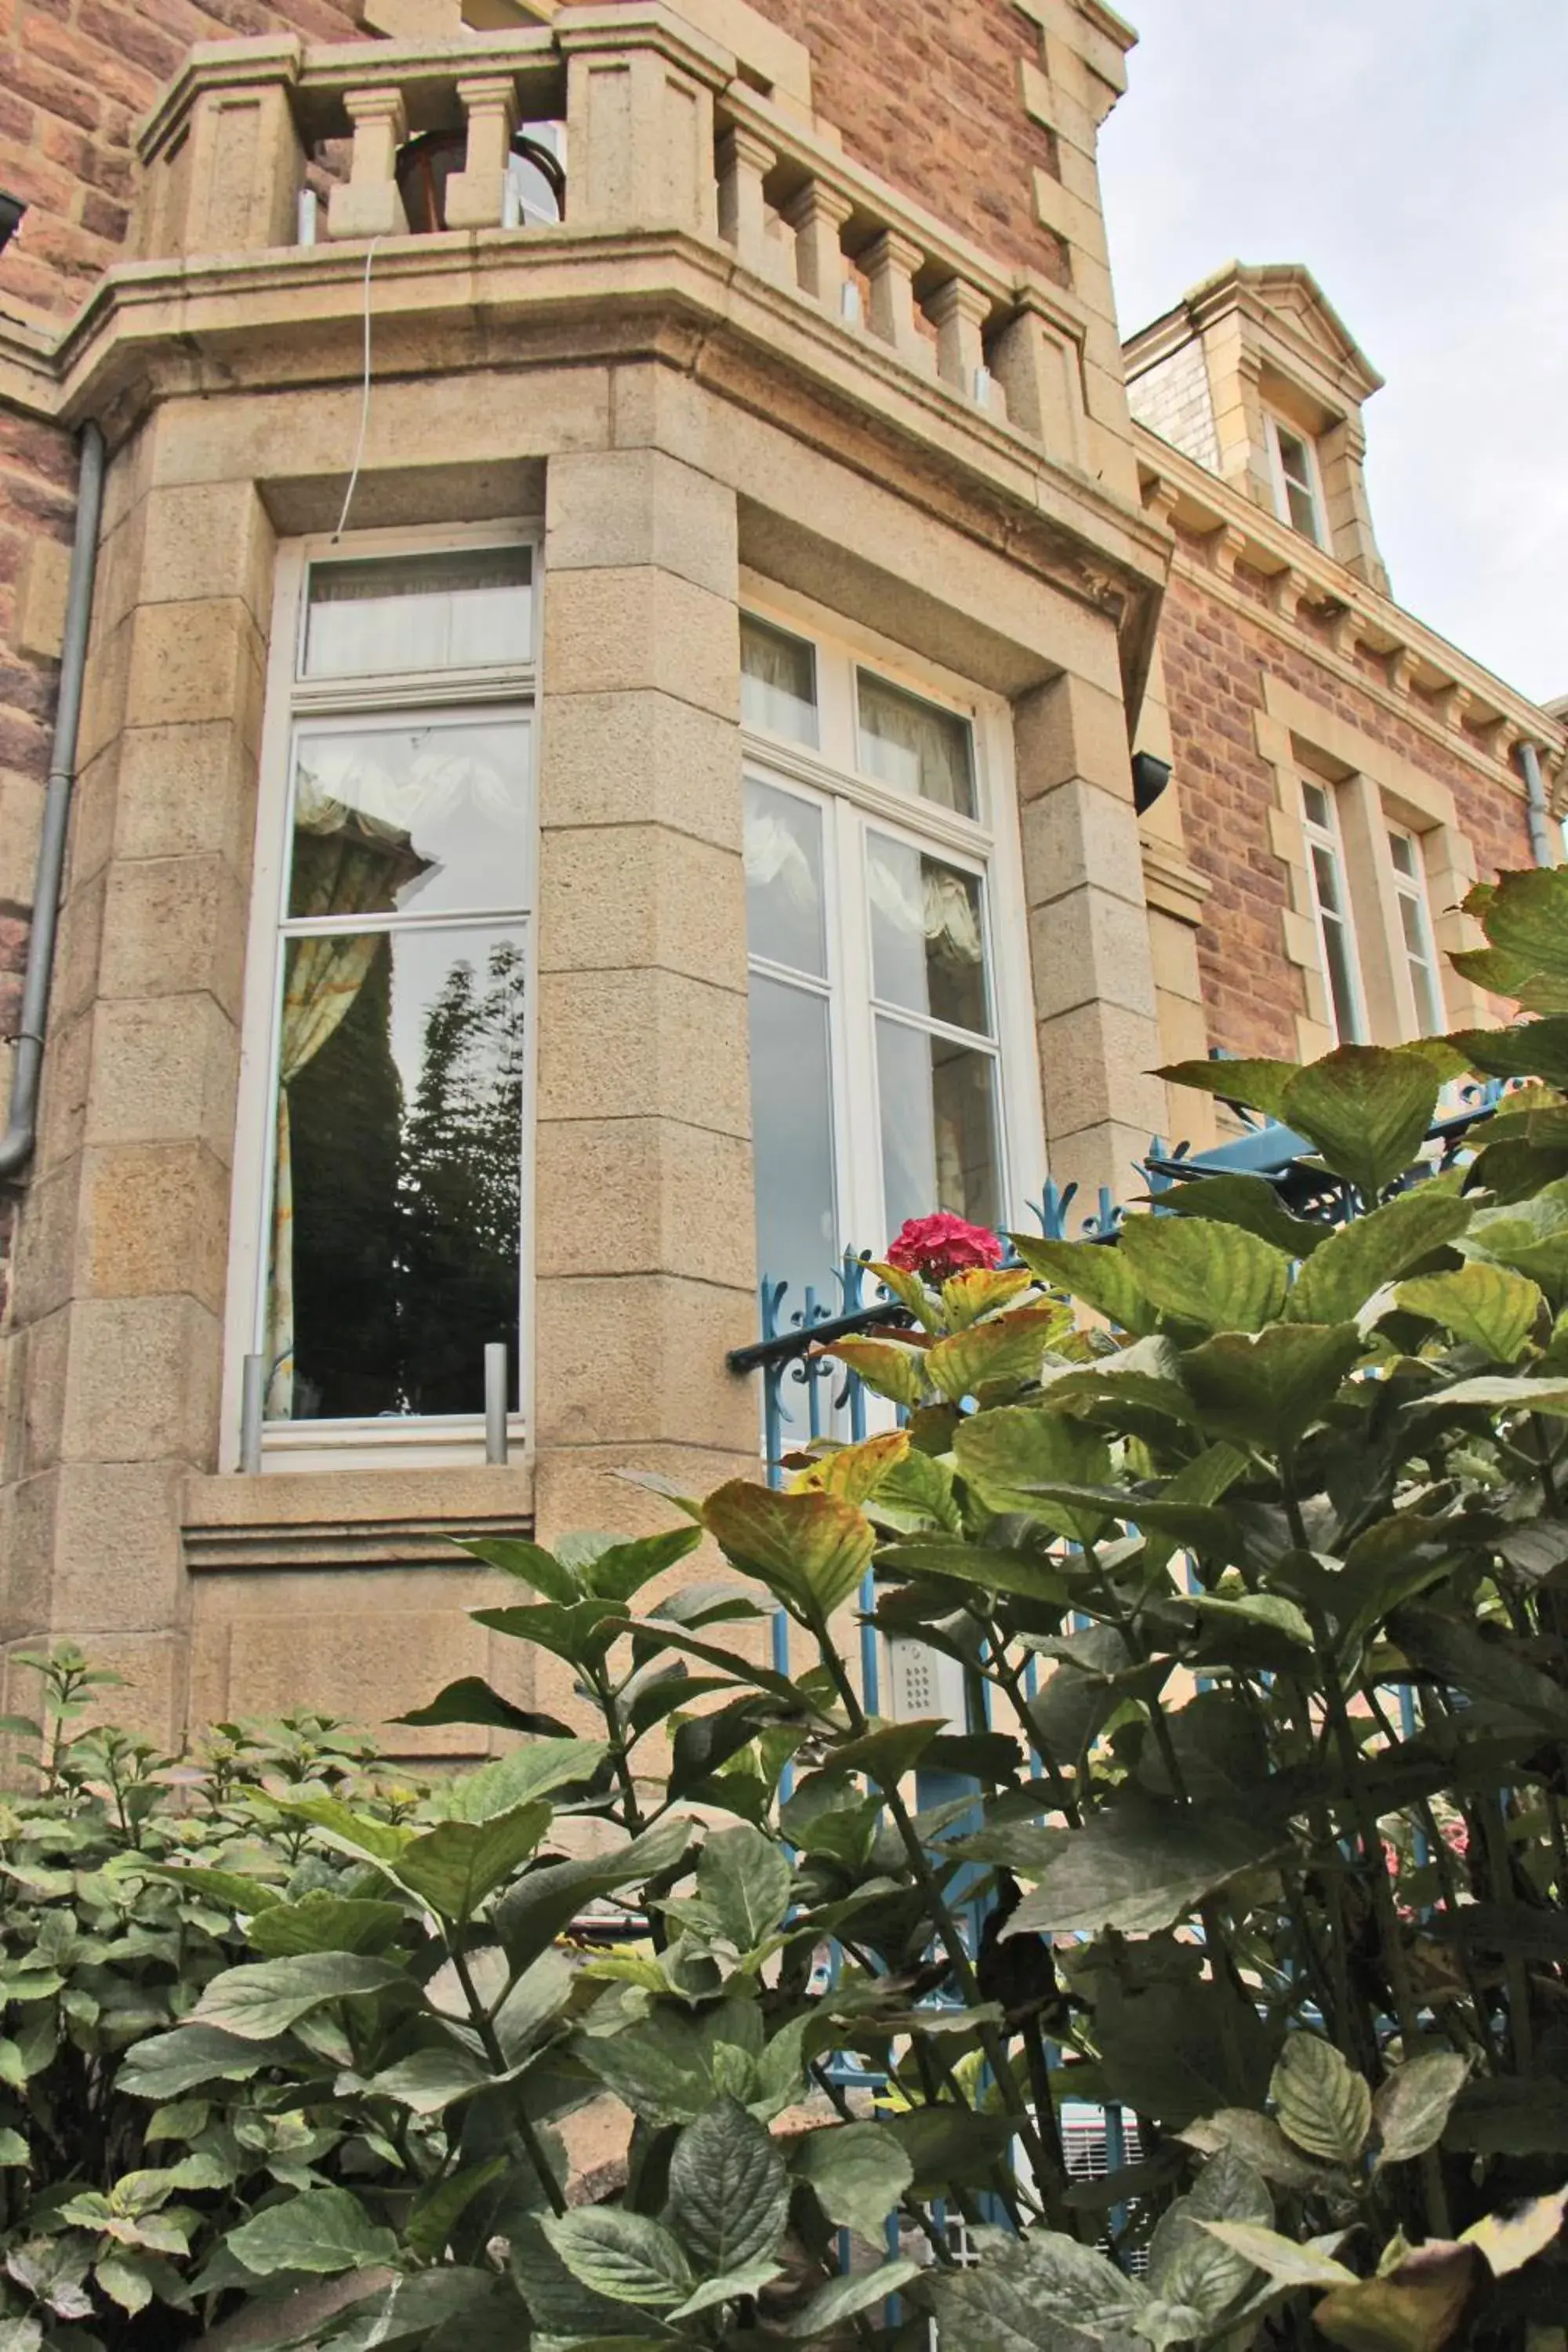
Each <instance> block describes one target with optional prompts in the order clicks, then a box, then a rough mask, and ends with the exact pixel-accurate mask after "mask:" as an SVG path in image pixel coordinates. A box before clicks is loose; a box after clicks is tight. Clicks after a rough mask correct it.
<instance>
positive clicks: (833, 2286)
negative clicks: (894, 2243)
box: [784, 2255, 921, 2341]
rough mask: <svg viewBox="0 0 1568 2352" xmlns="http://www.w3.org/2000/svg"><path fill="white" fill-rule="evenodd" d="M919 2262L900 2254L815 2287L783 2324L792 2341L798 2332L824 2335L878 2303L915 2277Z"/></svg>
mask: <svg viewBox="0 0 1568 2352" xmlns="http://www.w3.org/2000/svg"><path fill="white" fill-rule="evenodd" d="M920 2275H921V2266H920V2264H919V2263H912V2262H910V2261H909V2259H908V2258H907V2257H906V2256H903V2255H900V2258H899V2259H898V2260H897V2261H896V2262H891V2263H879V2265H878V2267H877V2269H875V2270H874V2271H858V2272H855V2273H850V2274H848V2275H847V2276H845V2277H843V2278H836V2279H834V2280H832V2281H831V2282H830V2284H828V2285H826V2286H824V2287H819V2288H818V2289H817V2291H816V2294H814V2295H813V2296H812V2298H811V2301H810V2302H809V2303H808V2304H807V2305H806V2306H805V2310H804V2311H801V2312H797V2313H796V2314H795V2317H794V2318H793V2319H791V2320H790V2321H789V2322H788V2324H787V2325H786V2326H785V2328H784V2334H785V2335H786V2336H789V2337H790V2338H791V2339H792V2341H793V2340H794V2339H795V2338H797V2337H801V2336H826V2334H827V2333H828V2331H829V2330H830V2329H832V2328H836V2327H839V2326H842V2325H843V2323H844V2321H845V2320H847V2319H853V2318H854V2316H855V2315H856V2313H857V2312H859V2311H869V2310H870V2308H871V2306H872V2305H873V2304H878V2303H881V2302H882V2301H883V2300H884V2299H885V2297H887V2296H888V2295H889V2294H897V2293H898V2291H899V2289H900V2287H901V2286H908V2284H909V2283H910V2280H911V2279H915V2278H919V2277H920Z"/></svg>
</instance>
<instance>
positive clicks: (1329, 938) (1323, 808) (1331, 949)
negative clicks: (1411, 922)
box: [1301, 779, 1365, 1045]
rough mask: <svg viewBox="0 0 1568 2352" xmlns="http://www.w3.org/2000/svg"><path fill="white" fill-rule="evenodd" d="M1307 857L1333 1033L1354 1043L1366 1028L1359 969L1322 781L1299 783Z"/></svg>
mask: <svg viewBox="0 0 1568 2352" xmlns="http://www.w3.org/2000/svg"><path fill="white" fill-rule="evenodd" d="M1301 811H1302V815H1303V817H1304V819H1305V833H1306V840H1307V863H1308V869H1309V872H1310V876H1311V882H1312V909H1313V913H1314V914H1315V916H1316V918H1317V925H1318V944H1319V947H1320V949H1321V953H1322V961H1323V978H1324V981H1325V982H1326V983H1327V986H1328V992H1329V1005H1330V1010H1331V1013H1332V1016H1333V1026H1334V1034H1335V1036H1336V1037H1337V1038H1338V1040H1339V1043H1340V1044H1341V1045H1355V1044H1358V1043H1360V1042H1361V1040H1362V1039H1363V1036H1364V1034H1365V1031H1364V1025H1363V1017H1362V1009H1361V975H1360V972H1359V971H1358V970H1357V966H1356V950H1355V930H1354V926H1353V924H1352V919H1351V902H1350V892H1349V890H1348V889H1347V887H1346V886H1345V869H1344V858H1343V855H1342V849H1341V845H1340V832H1339V814H1338V811H1337V810H1336V808H1335V806H1334V796H1333V793H1331V791H1329V790H1328V789H1327V788H1326V787H1325V786H1323V785H1321V784H1314V783H1309V782H1306V781H1305V779H1303V781H1302V784H1301Z"/></svg>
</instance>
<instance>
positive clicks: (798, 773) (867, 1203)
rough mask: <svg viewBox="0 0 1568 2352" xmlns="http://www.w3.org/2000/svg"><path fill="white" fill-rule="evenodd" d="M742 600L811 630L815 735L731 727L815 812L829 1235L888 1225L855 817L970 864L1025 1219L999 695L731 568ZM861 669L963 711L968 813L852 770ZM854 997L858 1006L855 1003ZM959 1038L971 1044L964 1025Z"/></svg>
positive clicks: (1013, 1214) (1007, 750)
mask: <svg viewBox="0 0 1568 2352" xmlns="http://www.w3.org/2000/svg"><path fill="white" fill-rule="evenodd" d="M741 606H742V612H743V613H744V614H747V615H754V616H755V617H756V619H757V620H759V621H762V622H764V623H766V624H767V625H770V626H771V627H773V628H776V629H782V630H784V631H785V632H787V633H788V634H789V635H793V636H798V637H805V638H807V639H809V641H810V642H811V644H812V646H813V647H814V648H815V651H816V695H817V738H818V746H819V748H818V749H816V750H808V749H807V748H806V747H805V745H804V744H801V743H797V742H796V741H795V740H794V739H793V738H788V737H784V736H775V735H770V734H765V733H763V732H762V731H761V730H757V729H754V728H751V727H746V728H743V729H742V747H743V758H744V771H745V774H746V775H747V777H749V778H750V777H754V778H755V779H756V781H757V782H759V783H763V784H768V785H772V786H773V788H774V789H775V790H778V791H783V792H786V793H787V792H792V791H793V792H794V793H796V794H797V796H799V797H801V798H803V799H807V800H810V801H811V802H813V803H816V804H817V805H819V806H820V807H821V808H822V811H823V853H824V862H825V866H826V869H827V872H826V877H825V919H826V927H827V959H826V961H827V978H826V982H824V983H823V984H822V989H821V992H822V993H823V994H825V995H826V996H827V999H828V1004H829V1019H828V1037H829V1051H830V1055H831V1078H830V1086H831V1103H832V1115H833V1150H834V1181H835V1189H836V1192H837V1203H836V1213H837V1224H838V1233H837V1245H838V1248H839V1249H840V1250H842V1249H843V1248H845V1247H846V1246H853V1247H854V1248H856V1249H868V1248H869V1249H873V1250H879V1249H881V1248H884V1247H885V1246H886V1245H887V1244H888V1243H889V1241H891V1239H892V1238H893V1236H892V1235H891V1234H883V1233H880V1232H879V1231H878V1230H877V1227H878V1225H879V1223H880V1219H881V1201H882V1170H881V1123H880V1117H879V1101H878V1088H877V1072H876V1050H875V1005H876V1000H875V998H874V996H873V993H872V985H871V944H870V908H869V902H868V897H867V894H866V891H865V889H864V887H860V888H859V890H858V899H859V906H858V912H857V910H856V909H855V908H854V906H853V902H852V901H850V900H849V898H848V893H849V889H850V887H851V885H852V884H854V883H856V882H858V881H859V880H860V879H861V877H862V875H863V868H862V864H861V856H860V850H859V839H860V836H861V835H862V833H863V829H864V824H865V821H866V820H870V821H871V822H872V823H874V824H875V826H876V828H877V829H878V830H879V831H881V832H886V833H888V834H889V835H892V836H894V837H895V838H898V839H901V840H903V841H906V842H909V843H910V844H912V845H916V846H918V847H920V848H922V849H925V850H929V851H930V852H931V853H932V854H933V855H935V856H939V857H942V858H943V859H946V860H949V861H951V862H952V864H953V865H954V866H957V867H959V868H961V869H964V870H968V871H970V872H977V873H979V874H980V875H981V876H982V877H983V883H984V887H983V892H982V907H983V910H984V920H985V939H986V959H987V968H988V971H989V975H990V985H991V997H992V1024H993V1033H994V1034H993V1039H992V1043H993V1044H994V1047H995V1055H996V1062H997V1069H998V1080H999V1083H998V1088H997V1094H998V1102H997V1148H998V1154H999V1160H1000V1166H999V1169H998V1171H997V1173H998V1183H997V1192H998V1196H999V1199H1000V1201H1001V1202H1002V1215H1003V1221H1004V1223H1012V1224H1014V1225H1017V1226H1021V1227H1024V1228H1025V1229H1026V1230H1032V1227H1031V1226H1030V1224H1029V1219H1028V1213H1027V1211H1028V1200H1029V1193H1028V1185H1029V1183H1030V1181H1033V1183H1034V1185H1035V1186H1036V1188H1037V1195H1038V1192H1043V1190H1044V1188H1045V1183H1046V1178H1047V1166H1046V1142H1045V1119H1044V1112H1043V1106H1042V1103H1041V1097H1040V1084H1039V1065H1038V1058H1037V1052H1036V1045H1035V1009H1034V995H1033V982H1032V976H1031V966H1030V959H1029V951H1028V944H1027V943H1028V919H1027V902H1026V898H1025V893H1024V869H1023V850H1022V841H1021V835H1020V830H1019V819H1018V799H1017V790H1016V778H1015V773H1014V766H1013V730H1012V724H1011V714H1010V712H1009V710H1008V707H1007V705H1006V703H1005V701H1004V700H1003V699H1002V698H1000V697H999V696H994V695H989V694H986V693H984V691H983V690H981V689H979V688H975V687H974V686H973V684H971V683H970V682H968V681H966V680H964V679H963V678H960V677H956V676H955V675H954V674H953V673H952V672H951V671H949V670H945V669H942V668H940V667H937V666H936V665H934V664H931V663H927V662H924V661H921V659H920V658H919V657H918V656H914V655H912V654H911V653H910V651H909V649H908V648H907V647H905V646H898V645H895V644H894V643H893V642H892V641H891V640H889V639H888V638H886V637H882V636H879V635H875V634H873V633H872V632H870V631H868V630H856V631H854V632H853V633H852V634H851V633H850V632H848V631H847V630H846V627H845V625H844V622H843V620H842V619H841V618H840V617H839V616H837V615H836V614H826V613H825V612H824V611H823V610H822V609H821V607H819V606H817V605H814V604H810V603H809V602H808V601H807V600H806V599H805V598H804V597H801V596H797V595H795V594H794V593H792V592H789V591H786V590H784V589H782V588H780V587H779V586H778V585H777V584H776V583H770V582H764V581H763V580H760V579H759V578H757V577H756V576H755V575H753V574H751V573H745V574H743V575H742V585H741ZM859 669H868V670H871V671H874V672H875V674H876V676H877V677H879V678H883V679H886V681H887V682H888V684H889V685H890V686H895V687H900V688H902V689H903V690H904V691H905V692H906V693H909V694H912V695H916V696H918V697H919V698H921V700H923V701H926V702H929V703H932V704H934V705H936V706H938V707H939V708H945V709H950V710H952V712H953V713H954V714H955V715H956V716H958V717H960V718H962V719H966V720H968V722H969V724H970V729H971V744H972V747H973V785H974V798H975V809H976V814H975V815H974V816H973V817H968V816H964V815H963V814H960V813H958V812H957V811H956V810H952V809H944V808H942V807H941V806H940V805H939V804H938V803H935V802H932V801H927V800H923V799H921V798H919V797H918V796H916V795H915V794H912V793H904V792H900V791H899V790H898V789H897V788H896V787H894V786H892V785H889V784H884V783H881V782H879V781H877V780H876V779H875V778H873V777H870V776H867V775H864V774H862V773H861V772H860V771H859V768H858V741H859V730H858V719H859V714H858V698H857V688H856V674H857V671H858V670H859ZM748 963H749V969H754V970H759V971H764V972H766V971H769V969H770V967H769V966H768V965H767V964H766V963H765V962H763V961H762V960H761V959H758V958H754V957H751V958H749V959H748ZM780 976H781V977H784V974H783V973H782V972H781V974H780ZM787 977H788V979H789V981H790V982H791V984H793V985H798V984H799V975H798V974H795V973H793V972H792V973H790V974H788V975H787ZM852 1007H854V1008H857V1010H856V1011H855V1012H853V1013H852V1012H851V1008H852ZM952 1034H953V1035H954V1036H956V1035H957V1034H959V1033H957V1032H956V1031H954V1032H952ZM965 1042H972V1041H970V1040H968V1039H967V1035H966V1038H965ZM932 1205H933V1206H934V1203H933V1204H932ZM835 1264H836V1261H835V1260H834V1258H833V1257H832V1256H831V1255H828V1256H827V1257H826V1263H825V1264H824V1265H823V1266H822V1268H821V1282H822V1290H821V1294H820V1295H821V1296H822V1297H823V1299H824V1302H825V1304H826V1305H828V1306H829V1307H831V1304H832V1301H833V1293H832V1291H831V1289H830V1288H829V1285H830V1282H831V1278H832V1276H833V1273H834V1270H835ZM772 1272H773V1269H772V1268H771V1267H767V1266H759V1268H758V1274H759V1276H763V1275H768V1274H770V1273H772ZM800 1304H801V1302H800V1301H799V1300H798V1299H794V1298H791V1299H786V1301H785V1308H786V1312H787V1311H788V1310H790V1309H792V1308H795V1307H799V1306H800Z"/></svg>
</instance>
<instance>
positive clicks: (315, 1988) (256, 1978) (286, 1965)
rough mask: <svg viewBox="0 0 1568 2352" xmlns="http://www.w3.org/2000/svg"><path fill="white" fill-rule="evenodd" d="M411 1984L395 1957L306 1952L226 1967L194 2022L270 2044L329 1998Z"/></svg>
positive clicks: (198, 2008)
mask: <svg viewBox="0 0 1568 2352" xmlns="http://www.w3.org/2000/svg"><path fill="white" fill-rule="evenodd" d="M407 1982H408V1979H407V1978H406V1976H405V1972H404V1970H403V1969H401V1968H399V1967H398V1966H397V1965H396V1964H395V1962H394V1961H391V1960H378V1959H372V1958H366V1957H363V1956H362V1955H357V1954H353V1953H348V1952H301V1953H299V1954H297V1955H296V1956H294V1957H293V1958H289V1959H286V1960H262V1961H260V1962H259V1963H258V1965H257V1966H256V1967H254V1968H241V1969H226V1970H225V1971H224V1973H223V1975H222V1976H220V1977H215V1978H214V1979H213V1980H212V1982H211V1984H209V1985H208V1987H207V1989H206V1990H205V1992H204V1993H203V1995H202V1997H201V2000H199V2001H198V2002H197V2004H196V2007H195V2010H194V2011H193V2012H192V2021H193V2022H194V2023H195V2024H197V2025H211V2026H216V2027H218V2028H219V2029H220V2031H222V2032H225V2033H237V2034H238V2035H239V2036H240V2037H241V2039H242V2040H244V2041H247V2042H268V2041H270V2040H272V2039H273V2038H274V2037H275V2036H276V2035H278V2034H280V2033H287V2032H288V2031H289V2027H290V2026H291V2025H294V2024H296V2023H297V2022H298V2021H299V2020H300V2018H302V2017H308V2016H309V2015H310V2011H312V2010H314V2009H320V2008H321V2006H322V2004H323V2003H324V2002H326V2001H329V2000H348V1999H351V1998H353V1997H354V1996H356V1995H362V1994H368V1993H378V1992H384V1991H385V1990H387V1988H388V1987H389V1986H391V1985H406V1984H407Z"/></svg>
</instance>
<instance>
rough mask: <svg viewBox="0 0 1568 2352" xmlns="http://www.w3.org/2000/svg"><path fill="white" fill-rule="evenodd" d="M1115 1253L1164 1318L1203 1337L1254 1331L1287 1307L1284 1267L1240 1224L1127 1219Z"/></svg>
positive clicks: (1284, 1263)
mask: <svg viewBox="0 0 1568 2352" xmlns="http://www.w3.org/2000/svg"><path fill="white" fill-rule="evenodd" d="M1117 1247H1118V1248H1119V1249H1120V1250H1121V1254H1122V1255H1123V1256H1124V1257H1125V1258H1126V1259H1127V1261H1128V1263H1129V1265H1131V1268H1132V1271H1133V1274H1134V1275H1135V1276H1136V1277H1137V1281H1138V1286H1139V1288H1140V1289H1141V1290H1142V1293H1143V1295H1144V1297H1146V1298H1147V1299H1148V1300H1149V1301H1150V1303H1151V1304H1152V1306H1155V1307H1158V1308H1159V1309H1160V1311H1161V1313H1162V1314H1163V1315H1173V1316H1175V1317H1176V1318H1177V1319H1178V1320H1179V1321H1181V1322H1183V1323H1195V1324H1197V1325H1198V1326H1199V1328H1201V1329H1203V1330H1205V1331H1258V1330H1261V1329H1262V1328H1263V1326H1264V1325H1265V1324H1266V1323H1271V1322H1272V1321H1273V1320H1274V1318H1275V1317H1276V1316H1278V1315H1279V1313H1280V1312H1281V1310H1282V1309H1283V1307H1284V1305H1285V1293H1286V1287H1287V1284H1288V1282H1289V1259H1288V1258H1287V1257H1286V1256H1285V1255H1283V1253H1282V1252H1281V1251H1279V1250H1277V1249H1274V1248H1273V1247H1271V1246H1270V1244H1268V1242H1262V1241H1259V1240H1258V1236H1257V1235H1256V1234H1249V1233H1246V1232H1244V1231H1243V1229H1242V1228H1241V1227H1240V1226H1239V1225H1225V1224H1217V1223H1211V1222H1210V1221H1209V1220H1208V1219H1207V1218H1200V1217H1195V1216H1194V1217H1129V1218H1127V1220H1126V1221H1125V1222H1124V1223H1123V1225H1122V1227H1121V1238H1120V1240H1119V1242H1118V1244H1117Z"/></svg>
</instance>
